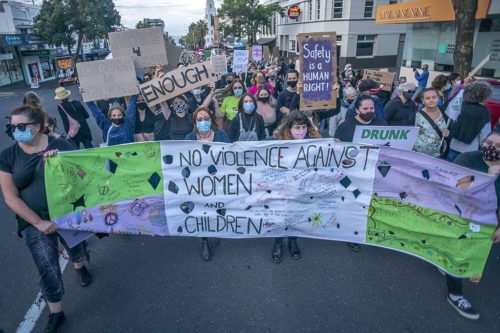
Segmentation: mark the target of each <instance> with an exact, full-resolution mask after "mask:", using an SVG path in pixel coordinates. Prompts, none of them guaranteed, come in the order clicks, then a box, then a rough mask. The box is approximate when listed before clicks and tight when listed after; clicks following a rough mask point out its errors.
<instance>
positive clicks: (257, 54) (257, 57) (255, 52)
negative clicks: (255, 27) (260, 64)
mask: <svg viewBox="0 0 500 333" xmlns="http://www.w3.org/2000/svg"><path fill="white" fill-rule="evenodd" d="M252 60H253V61H261V60H262V45H252Z"/></svg>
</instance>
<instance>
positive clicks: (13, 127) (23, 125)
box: [9, 122, 35, 132]
mask: <svg viewBox="0 0 500 333" xmlns="http://www.w3.org/2000/svg"><path fill="white" fill-rule="evenodd" d="M32 124H35V123H34V122H31V123H19V124H17V125H14V124H9V129H10V130H11V131H12V132H14V131H15V130H16V128H17V129H18V130H19V131H20V132H24V131H26V126H28V125H32Z"/></svg>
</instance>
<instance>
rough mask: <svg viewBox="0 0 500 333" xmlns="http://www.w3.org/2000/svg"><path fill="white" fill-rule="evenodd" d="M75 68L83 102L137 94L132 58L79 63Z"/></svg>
mask: <svg viewBox="0 0 500 333" xmlns="http://www.w3.org/2000/svg"><path fill="white" fill-rule="evenodd" d="M76 68H77V70H78V79H79V80H80V87H81V88H83V91H84V92H83V94H82V95H83V101H84V102H90V101H97V100H100V99H109V98H113V97H123V96H132V95H136V94H137V93H138V89H137V78H136V75H135V68H134V61H133V60H132V58H117V59H108V60H98V61H87V62H79V63H77V64H76Z"/></svg>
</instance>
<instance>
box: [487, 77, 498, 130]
mask: <svg viewBox="0 0 500 333" xmlns="http://www.w3.org/2000/svg"><path fill="white" fill-rule="evenodd" d="M488 83H489V84H491V87H492V88H493V95H492V96H491V97H490V99H488V100H487V101H486V103H484V105H485V106H486V107H487V108H488V110H490V114H491V128H493V127H495V125H496V124H498V120H499V119H500V80H488Z"/></svg>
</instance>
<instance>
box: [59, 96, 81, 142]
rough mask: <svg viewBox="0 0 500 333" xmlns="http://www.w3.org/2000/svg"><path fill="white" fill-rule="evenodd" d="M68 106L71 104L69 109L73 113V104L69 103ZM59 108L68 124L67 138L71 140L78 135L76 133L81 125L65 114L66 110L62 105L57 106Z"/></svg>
mask: <svg viewBox="0 0 500 333" xmlns="http://www.w3.org/2000/svg"><path fill="white" fill-rule="evenodd" d="M70 104H71V107H72V108H73V111H74V110H75V107H74V106H73V104H72V103H71V102H70ZM59 106H60V107H61V109H62V110H63V111H64V113H65V114H66V118H68V123H69V130H68V138H70V139H73V138H74V137H75V136H76V135H77V134H78V131H79V130H80V127H81V125H80V123H79V122H78V121H77V120H76V119H75V118H73V117H71V116H70V115H69V113H68V112H66V110H65V109H64V107H63V106H62V103H61V104H59Z"/></svg>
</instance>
